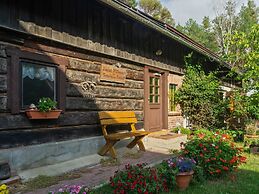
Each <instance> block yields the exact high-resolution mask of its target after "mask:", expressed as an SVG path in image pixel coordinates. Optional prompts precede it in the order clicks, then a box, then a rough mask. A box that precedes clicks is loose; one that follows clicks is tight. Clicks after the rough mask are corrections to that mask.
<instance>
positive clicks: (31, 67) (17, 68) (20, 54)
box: [7, 46, 68, 114]
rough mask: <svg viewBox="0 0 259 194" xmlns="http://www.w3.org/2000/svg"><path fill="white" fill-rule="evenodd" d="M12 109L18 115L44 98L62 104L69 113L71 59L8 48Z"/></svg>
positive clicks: (9, 103)
mask: <svg viewBox="0 0 259 194" xmlns="http://www.w3.org/2000/svg"><path fill="white" fill-rule="evenodd" d="M7 56H8V58H9V63H10V64H9V68H8V79H9V80H8V88H9V89H8V93H7V95H8V107H9V108H10V110H11V113H12V114H18V113H20V112H21V111H23V110H24V109H26V108H27V107H28V106H29V105H30V104H32V103H33V104H35V105H37V103H38V101H39V99H40V98H42V97H49V98H51V99H52V100H56V101H57V102H58V108H59V109H61V110H63V111H65V107H66V106H65V102H66V101H65V99H66V73H65V72H66V67H67V65H68V59H67V58H62V57H58V56H51V55H47V54H37V53H32V52H28V51H23V50H20V49H19V48H14V47H11V46H10V47H8V48H7Z"/></svg>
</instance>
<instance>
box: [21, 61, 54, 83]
mask: <svg viewBox="0 0 259 194" xmlns="http://www.w3.org/2000/svg"><path fill="white" fill-rule="evenodd" d="M25 77H29V78H30V79H35V78H36V79H39V80H49V81H54V80H55V68H53V67H47V66H45V67H44V66H41V65H33V64H26V63H23V66H22V78H25Z"/></svg>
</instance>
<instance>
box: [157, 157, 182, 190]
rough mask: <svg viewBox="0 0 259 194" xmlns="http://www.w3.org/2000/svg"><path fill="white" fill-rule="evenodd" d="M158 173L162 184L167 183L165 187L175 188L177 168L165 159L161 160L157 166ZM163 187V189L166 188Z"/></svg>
mask: <svg viewBox="0 0 259 194" xmlns="http://www.w3.org/2000/svg"><path fill="white" fill-rule="evenodd" d="M157 171H158V174H160V176H161V178H162V179H163V180H164V184H165V185H167V186H166V188H167V189H169V190H171V189H173V188H175V186H176V182H175V176H176V174H177V173H178V170H177V169H175V168H171V167H170V166H169V165H168V163H167V161H163V162H161V163H160V164H159V165H158V166H157ZM167 189H164V190H167Z"/></svg>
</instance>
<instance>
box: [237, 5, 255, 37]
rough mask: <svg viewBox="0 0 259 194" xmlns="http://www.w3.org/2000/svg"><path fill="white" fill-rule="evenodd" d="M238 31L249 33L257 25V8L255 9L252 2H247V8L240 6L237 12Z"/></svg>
mask: <svg viewBox="0 0 259 194" xmlns="http://www.w3.org/2000/svg"><path fill="white" fill-rule="evenodd" d="M238 15H239V24H238V31H240V32H245V33H246V34H248V33H250V29H251V27H252V26H253V25H255V24H258V19H259V8H258V7H256V5H255V2H254V1H253V0H248V2H247V6H244V5H243V6H242V7H241V10H240V12H239V14H238Z"/></svg>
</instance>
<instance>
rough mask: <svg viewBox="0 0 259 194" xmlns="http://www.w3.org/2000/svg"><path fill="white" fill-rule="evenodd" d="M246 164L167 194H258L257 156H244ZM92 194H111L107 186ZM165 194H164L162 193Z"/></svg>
mask: <svg viewBox="0 0 259 194" xmlns="http://www.w3.org/2000/svg"><path fill="white" fill-rule="evenodd" d="M246 156H247V158H248V160H247V163H246V164H243V165H241V166H240V167H239V170H238V171H237V172H233V173H231V174H229V175H228V176H226V177H223V178H221V179H218V180H215V181H205V182H204V183H200V184H199V183H198V184H197V183H196V184H195V185H194V184H193V185H190V187H189V188H188V189H187V190H186V191H177V190H175V191H172V192H170V193H169V194H175V193H181V194H258V193H259V155H252V154H247V155H246ZM93 193H94V194H103V193H105V194H112V193H113V191H112V189H111V188H110V186H109V185H105V186H103V187H101V188H98V189H96V190H95V191H94V192H93ZM164 194H165V193H164ZM167 194H168V193H167Z"/></svg>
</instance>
